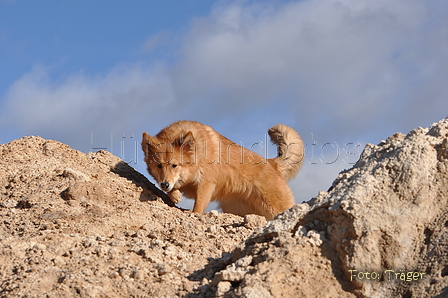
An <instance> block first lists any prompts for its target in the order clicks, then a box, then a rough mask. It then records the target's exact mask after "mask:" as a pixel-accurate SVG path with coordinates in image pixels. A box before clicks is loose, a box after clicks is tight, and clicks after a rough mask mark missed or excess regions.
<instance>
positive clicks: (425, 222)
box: [0, 119, 448, 298]
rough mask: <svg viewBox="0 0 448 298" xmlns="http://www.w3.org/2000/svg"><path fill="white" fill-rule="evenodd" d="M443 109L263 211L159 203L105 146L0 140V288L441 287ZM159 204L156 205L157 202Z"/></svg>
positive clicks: (114, 293) (413, 292)
mask: <svg viewBox="0 0 448 298" xmlns="http://www.w3.org/2000/svg"><path fill="white" fill-rule="evenodd" d="M447 176H448V119H445V120H442V121H440V122H438V123H435V124H433V125H432V126H431V128H430V129H422V128H419V129H416V130H414V131H412V132H410V133H409V134H408V135H407V136H405V135H403V134H400V133H397V134H395V135H393V136H391V137H389V138H388V139H387V140H386V141H383V142H381V143H380V144H379V145H377V146H375V145H370V144H369V145H367V146H366V148H365V150H364V152H363V154H362V156H361V158H360V160H359V161H358V163H357V164H356V165H355V166H354V167H353V168H352V169H349V170H346V171H344V172H342V173H341V174H340V175H339V176H338V177H337V179H336V180H335V181H334V183H333V185H332V186H331V188H330V189H329V190H328V191H327V192H321V193H319V195H318V196H317V197H316V198H313V199H312V200H311V201H309V202H307V203H304V204H300V205H295V206H294V207H293V208H291V209H289V210H287V211H285V212H284V213H283V214H281V215H279V216H278V217H277V218H276V220H274V221H271V222H268V223H267V224H266V221H265V220H264V218H261V217H259V216H255V215H251V216H246V217H245V218H242V217H238V216H234V215H230V214H218V213H215V212H211V213H208V214H205V215H197V214H193V213H191V212H190V211H182V210H179V209H177V208H175V207H170V206H168V204H169V203H170V202H169V201H168V200H167V198H166V196H165V195H164V194H163V193H161V192H160V191H158V190H157V189H156V188H155V187H154V186H153V185H152V184H151V183H150V182H149V181H148V180H147V179H146V178H145V177H144V176H142V175H141V174H139V173H137V172H136V171H134V170H133V169H132V168H131V167H129V166H128V165H127V164H125V163H124V162H122V161H121V160H120V159H118V158H117V157H115V156H113V155H111V154H109V153H108V152H105V151H100V152H97V153H90V154H84V153H81V152H79V151H76V150H73V149H71V148H69V147H68V146H66V145H64V144H61V143H58V142H55V141H49V140H44V139H42V138H39V137H25V138H22V139H20V140H16V141H13V142H11V143H8V144H5V145H0V217H1V221H0V296H1V297H25V296H26V297H44V296H45V297H408V298H411V297H447V296H448V204H447V203H448V202H447V201H448V179H447V178H448V177H447ZM167 203H168V204H167Z"/></svg>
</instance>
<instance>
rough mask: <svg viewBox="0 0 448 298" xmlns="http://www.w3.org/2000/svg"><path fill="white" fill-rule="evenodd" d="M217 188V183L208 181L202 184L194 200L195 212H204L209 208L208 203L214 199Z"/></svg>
mask: <svg viewBox="0 0 448 298" xmlns="http://www.w3.org/2000/svg"><path fill="white" fill-rule="evenodd" d="M214 190H215V185H214V184H213V183H208V184H205V185H200V186H199V188H198V192H197V195H196V199H195V202H194V207H193V212H197V213H200V214H202V213H204V212H205V209H207V206H208V204H209V203H210V201H211V199H212V194H213V191H214Z"/></svg>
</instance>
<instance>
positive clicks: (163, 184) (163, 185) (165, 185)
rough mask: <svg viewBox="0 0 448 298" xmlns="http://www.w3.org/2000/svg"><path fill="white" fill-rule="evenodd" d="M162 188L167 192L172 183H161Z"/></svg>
mask: <svg viewBox="0 0 448 298" xmlns="http://www.w3.org/2000/svg"><path fill="white" fill-rule="evenodd" d="M160 187H161V188H162V189H163V190H167V189H168V188H169V187H170V183H169V182H161V183H160Z"/></svg>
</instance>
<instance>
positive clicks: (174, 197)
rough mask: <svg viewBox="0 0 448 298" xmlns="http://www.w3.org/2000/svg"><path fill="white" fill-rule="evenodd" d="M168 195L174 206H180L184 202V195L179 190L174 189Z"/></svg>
mask: <svg viewBox="0 0 448 298" xmlns="http://www.w3.org/2000/svg"><path fill="white" fill-rule="evenodd" d="M168 195H169V196H170V199H171V201H172V202H173V203H174V204H179V203H180V201H182V193H181V192H180V191H179V190H178V189H173V190H172V191H170V192H169V193H168Z"/></svg>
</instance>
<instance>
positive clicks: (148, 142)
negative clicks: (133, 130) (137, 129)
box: [142, 132, 155, 157]
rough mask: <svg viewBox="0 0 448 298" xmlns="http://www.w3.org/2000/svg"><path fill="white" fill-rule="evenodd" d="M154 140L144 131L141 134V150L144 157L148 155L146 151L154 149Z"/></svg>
mask: <svg viewBox="0 0 448 298" xmlns="http://www.w3.org/2000/svg"><path fill="white" fill-rule="evenodd" d="M154 146H155V140H154V138H153V137H151V136H150V135H149V134H147V133H146V132H144V133H143V135H142V150H143V152H145V157H148V152H150V151H154V148H155V147H154Z"/></svg>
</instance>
